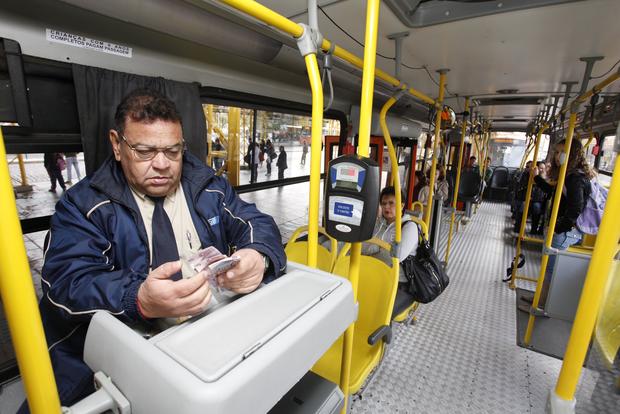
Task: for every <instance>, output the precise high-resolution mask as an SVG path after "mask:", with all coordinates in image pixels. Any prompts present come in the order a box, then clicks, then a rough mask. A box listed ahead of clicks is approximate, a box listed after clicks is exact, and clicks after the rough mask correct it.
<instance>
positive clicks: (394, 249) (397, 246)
mask: <svg viewBox="0 0 620 414" xmlns="http://www.w3.org/2000/svg"><path fill="white" fill-rule="evenodd" d="M391 246H392V248H391V249H390V256H392V257H396V258H398V254H399V253H400V242H392V244H391Z"/></svg>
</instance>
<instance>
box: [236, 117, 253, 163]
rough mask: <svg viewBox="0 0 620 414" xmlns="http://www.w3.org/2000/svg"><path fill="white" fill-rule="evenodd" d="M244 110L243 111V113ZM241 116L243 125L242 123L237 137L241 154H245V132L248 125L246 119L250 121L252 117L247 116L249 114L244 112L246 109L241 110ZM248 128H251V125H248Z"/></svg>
mask: <svg viewBox="0 0 620 414" xmlns="http://www.w3.org/2000/svg"><path fill="white" fill-rule="evenodd" d="M244 112H245V113H244ZM241 117H242V119H243V125H242V129H241V136H240V137H239V139H240V142H241V143H240V144H239V145H240V147H241V154H243V155H245V153H246V150H247V148H246V139H245V137H246V133H247V131H248V126H247V122H246V120H247V119H248V118H249V119H250V123H251V122H252V118H251V117H250V116H249V114H248V113H247V112H246V110H241ZM249 128H250V129H252V125H250V126H249Z"/></svg>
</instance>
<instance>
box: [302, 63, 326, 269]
mask: <svg viewBox="0 0 620 414" xmlns="http://www.w3.org/2000/svg"><path fill="white" fill-rule="evenodd" d="M304 59H305V60H306V69H307V72H308V78H309V79H310V88H311V89H312V136H311V141H310V142H311V143H310V198H309V201H308V266H310V267H316V266H317V256H318V244H319V204H320V202H321V199H320V197H321V194H320V185H321V145H322V134H323V87H322V84H321V75H320V73H319V66H318V63H317V60H316V54H315V53H310V54H308V55H306V56H305V57H304Z"/></svg>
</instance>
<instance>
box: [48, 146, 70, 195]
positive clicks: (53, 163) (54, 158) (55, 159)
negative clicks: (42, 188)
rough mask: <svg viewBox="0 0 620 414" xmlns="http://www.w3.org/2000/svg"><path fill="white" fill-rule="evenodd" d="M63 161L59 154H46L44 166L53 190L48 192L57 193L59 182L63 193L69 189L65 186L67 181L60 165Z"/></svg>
mask: <svg viewBox="0 0 620 414" xmlns="http://www.w3.org/2000/svg"><path fill="white" fill-rule="evenodd" d="M61 159H62V155H60V154H59V153H57V152H46V153H45V155H44V156H43V166H44V167H45V169H46V170H47V175H49V177H50V182H51V184H52V186H51V188H50V189H49V190H48V191H49V192H50V193H55V192H56V182H57V181H58V184H59V185H60V188H62V191H65V190H66V189H67V187H66V186H65V179H64V178H63V176H62V171H61V168H60V165H59V162H60V160H61ZM63 162H64V160H63Z"/></svg>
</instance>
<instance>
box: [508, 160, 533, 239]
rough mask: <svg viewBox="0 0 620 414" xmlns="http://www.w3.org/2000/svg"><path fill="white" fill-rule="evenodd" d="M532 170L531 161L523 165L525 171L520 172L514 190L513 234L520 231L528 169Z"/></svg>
mask: <svg viewBox="0 0 620 414" xmlns="http://www.w3.org/2000/svg"><path fill="white" fill-rule="evenodd" d="M531 168H532V161H528V162H527V163H525V169H524V170H523V171H521V176H520V177H519V182H518V184H517V188H516V190H515V211H514V219H515V225H514V228H513V230H514V232H515V233H519V231H520V230H521V216H522V215H523V204H524V203H525V196H526V195H527V184H528V182H529V180H530V169H531Z"/></svg>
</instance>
